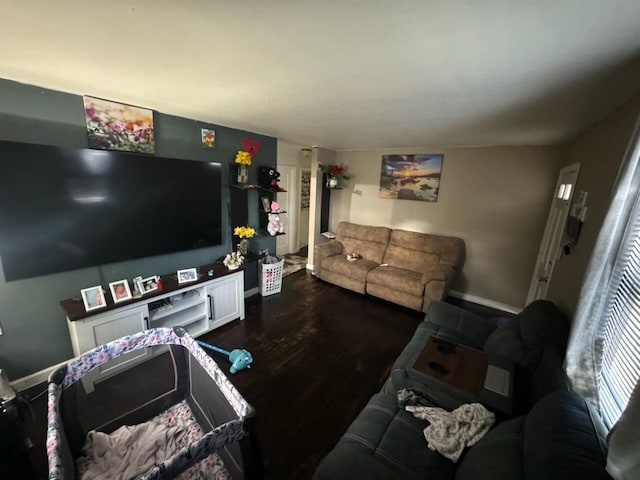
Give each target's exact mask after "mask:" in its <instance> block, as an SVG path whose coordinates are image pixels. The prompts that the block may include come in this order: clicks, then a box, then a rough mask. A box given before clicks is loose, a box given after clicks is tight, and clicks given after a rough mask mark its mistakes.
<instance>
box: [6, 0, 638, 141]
mask: <svg viewBox="0 0 640 480" xmlns="http://www.w3.org/2000/svg"><path fill="white" fill-rule="evenodd" d="M0 12H1V15H0V45H1V46H2V47H1V49H0V77H3V78H8V79H12V80H18V81H21V82H25V83H31V84H34V85H39V86H45V87H48V88H53V89H57V90H63V91H67V92H73V93H78V94H89V95H93V96H98V97H103V98H108V99H111V100H117V101H121V102H125V103H132V104H135V105H140V106H144V107H149V108H153V109H155V110H157V111H161V112H164V113H170V114H174V115H179V116H184V117H188V118H193V119H197V120H202V121H206V122H211V123H216V124H221V125H226V126H230V127H236V128H240V129H246V130H250V131H254V132H260V133H265V134H268V135H273V136H276V137H279V138H283V139H287V140H290V141H294V142H297V143H300V144H303V145H309V146H311V145H320V146H323V147H326V148H333V149H361V148H383V147H409V146H420V145H440V146H447V145H449V146H451V145H458V146H460V145H518V144H555V143H561V142H564V141H567V140H570V139H571V138H572V137H573V136H575V135H576V133H577V132H579V131H580V130H582V129H583V128H585V127H586V126H588V125H590V124H592V123H593V122H594V121H596V120H597V119H599V118H601V117H602V116H604V115H605V114H607V113H609V112H610V111H611V110H613V108H614V107H615V106H617V105H619V104H621V103H622V102H624V101H625V100H626V99H627V98H628V97H629V96H630V95H631V94H632V93H634V92H635V91H637V90H638V89H639V88H640V1H638V0H599V1H595V0H555V1H554V0H528V1H524V0H457V1H451V0H448V1H446V0H422V1H420V0H415V1H410V0H406V1H403V0H397V1H391V0H389V1H384V0H351V1H349V0H342V1H340V0H327V1H317V0H299V1H295V0H289V1H284V0H280V1H278V0H272V1H264V0H262V1H261V0H241V1H230V0H229V1H214V0H182V1H180V0H147V1H144V0H129V1H120V0H112V1H110V2H97V1H95V0H55V1H43V0H0Z"/></svg>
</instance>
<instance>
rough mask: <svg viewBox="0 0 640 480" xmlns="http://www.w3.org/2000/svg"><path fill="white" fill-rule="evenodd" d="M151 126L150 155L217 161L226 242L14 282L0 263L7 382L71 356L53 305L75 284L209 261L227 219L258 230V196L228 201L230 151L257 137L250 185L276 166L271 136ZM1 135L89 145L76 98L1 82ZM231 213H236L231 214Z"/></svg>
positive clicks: (164, 123) (161, 120)
mask: <svg viewBox="0 0 640 480" xmlns="http://www.w3.org/2000/svg"><path fill="white" fill-rule="evenodd" d="M110 100H114V101H118V100H119V99H117V98H113V99H110ZM141 106H142V107H144V106H145V105H141ZM154 125H155V140H156V155H158V156H161V157H172V158H182V159H188V160H202V161H213V162H219V163H221V164H222V166H223V181H222V183H223V185H222V198H223V202H222V203H223V209H225V211H223V215H222V219H223V242H224V244H223V245H220V246H216V247H210V248H204V249H200V250H192V251H187V252H180V253H175V254H169V255H161V256H156V257H149V258H143V259H138V260H134V261H127V262H122V263H114V264H109V265H102V266H99V267H93V268H86V269H83V270H75V271H71V272H64V273H58V274H53V275H46V276H42V277H36V278H30V279H25V280H17V281H13V282H5V280H4V272H2V268H1V265H0V325H1V326H2V329H3V332H4V335H2V336H0V368H2V369H4V370H6V372H7V374H8V376H9V378H10V379H11V380H16V379H18V378H21V377H23V376H26V375H29V374H31V373H34V372H37V371H39V370H42V369H44V368H47V367H49V366H51V365H55V364H57V363H60V362H63V361H65V360H67V359H69V358H71V357H73V351H72V349H71V340H70V338H69V331H68V328H67V322H66V318H65V315H64V312H63V311H62V308H61V307H60V305H59V303H58V302H59V301H60V300H61V299H64V298H70V297H75V296H78V295H79V293H80V289H82V288H86V287H90V286H93V285H99V284H101V285H102V286H103V287H108V283H109V282H112V281H115V280H120V279H123V278H126V279H129V280H131V279H132V278H133V277H135V276H137V275H142V276H149V275H155V274H166V273H170V272H173V271H175V270H178V269H181V268H189V267H194V266H197V265H202V264H205V263H210V262H212V261H214V260H216V259H217V258H218V257H220V256H222V255H224V254H226V253H227V252H229V251H231V249H232V245H233V244H234V243H235V242H236V241H237V239H235V240H232V235H231V232H232V228H233V226H235V225H231V223H232V221H233V220H231V219H230V218H234V219H235V218H243V217H242V214H244V215H245V217H244V218H248V223H249V225H251V226H254V227H256V228H257V227H258V211H259V207H258V202H259V196H258V195H247V197H246V200H245V201H244V204H242V205H238V202H230V194H229V190H230V189H229V186H228V183H229V182H228V181H226V179H229V180H232V179H234V178H235V175H236V167H235V164H234V160H235V154H236V152H237V150H239V149H240V148H241V142H242V139H243V138H252V139H257V140H258V141H259V142H260V152H259V153H258V155H256V156H255V157H254V159H253V164H252V165H251V167H250V176H249V180H250V182H256V181H257V170H258V167H259V166H260V165H271V166H276V150H277V141H276V139H275V138H273V137H267V136H264V135H258V134H255V133H251V132H246V131H243V130H236V129H233V128H228V127H222V126H219V125H214V124H210V123H205V122H200V121H197V120H191V119H187V118H181V117H175V116H172V115H166V114H163V113H158V112H156V113H155V115H154ZM201 128H210V129H214V130H215V131H216V148H215V149H204V148H202V146H201V143H200V129H201ZM0 139H2V140H13V141H18V142H27V143H39V144H48V145H58V146H64V147H81V148H87V134H86V126H85V119H84V109H83V102H82V97H81V96H80V95H72V94H68V93H63V92H58V91H54V90H48V89H45V88H41V87H36V86H32V85H24V84H21V83H17V82H13V81H10V80H4V79H0ZM0 161H3V159H2V158H0ZM33 175H38V172H33ZM194 208H198V205H194ZM245 209H246V211H245ZM230 212H234V213H233V216H232V217H230ZM225 232H226V234H225ZM43 235H46V232H43ZM131 241H135V239H131ZM265 248H268V249H269V250H270V251H271V252H275V238H272V237H268V236H262V237H258V238H256V239H253V240H252V250H254V251H257V250H261V249H265Z"/></svg>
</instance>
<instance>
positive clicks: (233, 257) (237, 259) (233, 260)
mask: <svg viewBox="0 0 640 480" xmlns="http://www.w3.org/2000/svg"><path fill="white" fill-rule="evenodd" d="M222 263H224V266H225V267H227V268H228V269H229V270H237V269H238V268H240V267H241V266H242V264H243V263H244V256H243V255H242V254H241V253H240V252H231V253H227V255H226V256H225V257H224V260H222Z"/></svg>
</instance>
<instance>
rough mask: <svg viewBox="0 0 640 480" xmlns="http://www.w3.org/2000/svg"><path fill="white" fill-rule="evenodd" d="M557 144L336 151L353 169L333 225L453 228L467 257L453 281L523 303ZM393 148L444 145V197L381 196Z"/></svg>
mask: <svg viewBox="0 0 640 480" xmlns="http://www.w3.org/2000/svg"><path fill="white" fill-rule="evenodd" d="M562 151H563V150H562V149H561V148H557V147H487V148H484V147H483V148H433V147H428V148H412V149H408V148H405V149H401V150H397V149H396V150H393V149H391V150H384V151H382V150H368V151H343V152H338V153H337V157H336V161H337V162H338V163H344V164H345V165H346V166H347V167H348V172H349V173H351V174H352V175H353V178H352V179H351V180H350V181H349V187H348V188H347V189H345V190H342V191H336V192H332V193H331V195H332V197H331V213H332V216H331V225H330V228H332V229H334V230H335V226H336V225H337V223H338V222H339V221H341V220H348V221H351V222H355V223H361V224H367V225H385V226H389V227H394V228H403V229H407V230H415V231H420V232H428V233H436V234H444V235H454V236H458V237H461V238H463V239H464V240H465V242H466V249H467V255H466V262H465V265H464V268H463V271H462V274H461V276H460V277H459V278H458V280H457V281H456V283H455V284H454V287H453V289H454V290H456V291H458V292H461V293H464V294H467V295H473V296H476V297H480V298H482V299H485V300H489V301H492V302H497V303H501V304H504V305H509V306H512V307H515V308H521V307H522V306H524V302H525V300H526V296H527V290H528V288H529V282H530V280H531V274H532V271H533V265H534V263H535V259H536V256H537V253H538V247H539V245H540V240H541V237H542V232H543V229H544V224H545V221H546V218H547V213H548V208H549V204H550V200H551V195H552V192H553V189H554V186H555V181H556V177H557V174H558V171H559V169H560V166H561V164H562V163H563V158H562V156H561V152H562ZM388 153H444V164H443V169H442V179H441V183H440V191H439V198H438V201H437V202H435V203H427V202H418V201H411V200H384V199H381V198H378V185H379V182H380V164H381V157H382V155H383V154H388Z"/></svg>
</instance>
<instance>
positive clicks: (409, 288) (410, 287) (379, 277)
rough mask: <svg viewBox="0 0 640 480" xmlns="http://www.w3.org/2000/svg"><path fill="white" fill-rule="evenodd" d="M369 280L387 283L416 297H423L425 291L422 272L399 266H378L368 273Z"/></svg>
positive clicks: (394, 288) (387, 285) (388, 285)
mask: <svg viewBox="0 0 640 480" xmlns="http://www.w3.org/2000/svg"><path fill="white" fill-rule="evenodd" d="M367 282H368V283H377V284H379V285H385V286H386V287H387V288H391V289H393V290H401V291H403V292H405V293H407V294H409V295H414V296H416V297H422V295H423V293H424V282H423V281H422V274H420V273H416V272H412V271H411V270H405V269H403V268H398V267H392V266H386V267H376V268H374V269H372V270H371V271H370V272H369V274H368V275H367Z"/></svg>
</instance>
